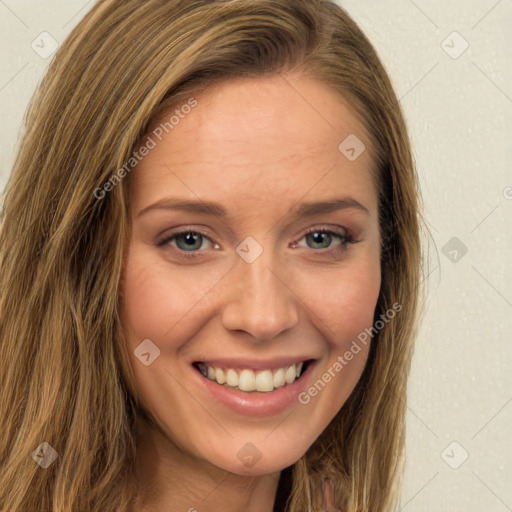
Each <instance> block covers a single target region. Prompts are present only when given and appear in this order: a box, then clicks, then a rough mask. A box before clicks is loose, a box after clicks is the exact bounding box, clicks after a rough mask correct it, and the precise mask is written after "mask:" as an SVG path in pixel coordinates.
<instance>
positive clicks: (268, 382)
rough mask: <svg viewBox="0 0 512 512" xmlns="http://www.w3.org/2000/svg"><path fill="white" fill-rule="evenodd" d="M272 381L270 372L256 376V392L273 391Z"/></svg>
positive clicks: (265, 371) (266, 371)
mask: <svg viewBox="0 0 512 512" xmlns="http://www.w3.org/2000/svg"><path fill="white" fill-rule="evenodd" d="M273 390H274V381H273V380H272V372H271V371H270V370H263V371H262V372H260V373H258V375H256V391H273Z"/></svg>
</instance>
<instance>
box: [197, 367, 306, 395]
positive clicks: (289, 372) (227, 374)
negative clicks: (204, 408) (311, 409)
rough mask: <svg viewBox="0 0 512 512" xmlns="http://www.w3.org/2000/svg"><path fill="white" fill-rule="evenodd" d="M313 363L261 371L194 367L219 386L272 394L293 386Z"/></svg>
mask: <svg viewBox="0 0 512 512" xmlns="http://www.w3.org/2000/svg"><path fill="white" fill-rule="evenodd" d="M312 361H313V359H308V360H306V361H301V362H299V363H295V364H290V365H286V366H283V367H281V368H276V369H270V368H268V369H260V370H253V369H251V368H243V369H235V368H221V367H219V366H211V365H209V364H208V363H206V362H202V361H200V362H196V363H194V364H193V366H194V368H196V370H198V371H199V372H200V373H201V374H202V375H203V377H206V378H207V379H209V380H212V381H214V382H216V383H217V384H219V385H223V386H226V387H229V388H232V389H236V390H239V391H243V392H245V393H250V392H253V391H260V392H271V391H275V390H276V389H279V388H282V387H284V386H288V385H290V384H293V383H294V382H295V381H297V380H298V379H300V378H301V376H302V375H303V374H304V372H305V371H306V370H307V367H308V366H309V364H310V363H311V362H312Z"/></svg>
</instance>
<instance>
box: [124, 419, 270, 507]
mask: <svg viewBox="0 0 512 512" xmlns="http://www.w3.org/2000/svg"><path fill="white" fill-rule="evenodd" d="M134 478H135V480H136V483H137V485H138V487H139V494H138V496H137V499H136V502H135V504H134V508H133V512H164V511H165V512H198V511H201V510H215V511H217V512H238V511H240V510H244V511H246V512H272V511H273V508H274V501H275V497H276V492H277V487H278V483H279V478H280V472H279V471H278V472H275V473H272V474H269V475H256V476H247V475H236V474H234V473H230V472H229V471H225V470H224V469H221V468H219V467H217V466H215V465H213V464H211V463H210V462H208V461H205V460H203V459H199V458H197V457H195V456H194V455H192V454H190V453H188V452H186V451H183V450H182V449H180V447H178V446H177V445H176V444H175V443H173V442H172V441H171V440H170V439H169V438H168V437H167V436H165V435H163V433H161V432H160V431H158V430H157V429H155V428H152V427H150V426H149V425H148V424H147V423H145V422H139V428H138V443H137V460H136V465H135V473H134Z"/></svg>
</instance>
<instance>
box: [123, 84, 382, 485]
mask: <svg viewBox="0 0 512 512" xmlns="http://www.w3.org/2000/svg"><path fill="white" fill-rule="evenodd" d="M195 100H196V101H197V104H196V103H195V102H193V101H191V102H190V103H189V104H188V105H195V106H193V107H191V108H187V107H185V108H180V106H178V107H177V110H178V112H175V110H176V109H173V111H171V112H169V113H168V115H166V116H165V118H164V122H165V121H169V119H170V118H171V116H172V115H173V114H174V115H175V116H176V117H175V118H174V119H173V121H172V122H169V123H168V124H167V127H166V129H167V131H168V133H166V130H165V129H162V128H160V129H158V126H156V125H155V127H153V128H154V129H155V130H156V131H153V133H152V134H150V136H151V138H152V142H149V140H148V141H147V143H146V146H147V148H148V150H147V151H142V152H140V154H139V156H141V155H142V153H146V154H145V156H141V161H140V163H139V164H138V166H137V168H136V169H135V170H134V171H133V174H132V176H131V179H133V182H132V183H131V209H132V210H131V212H132V213H131V214H132V223H133V231H132V234H131V239H130V243H129V247H128V251H127V255H126V261H125V267H124V272H123V282H124V284H123V294H122V305H121V314H122V322H123V328H124V330H125V333H126V340H127V349H128V353H129V356H130V363H131V366H132V368H133V373H134V378H135V383H136V387H137V390H138V393H139V395H140V400H141V403H142V405H143V407H144V409H145V410H146V411H147V412H148V414H149V415H150V416H151V417H152V418H153V419H154V420H155V421H156V422H157V424H158V425H159V426H160V428H161V429H162V431H163V432H164V433H165V435H166V436H167V438H168V439H169V440H172V444H173V445H175V446H178V447H179V448H180V451H181V453H182V454H188V455H190V456H191V457H193V458H195V459H200V460H201V461H203V462H207V463H208V462H209V463H211V464H213V465H215V466H217V467H220V468H223V469H225V470H228V471H230V472H233V473H236V474H246V475H251V474H252V475H257V474H267V473H271V472H274V471H278V470H281V469H283V468H284V467H286V466H289V465H291V464H292V463H294V462H295V461H297V460H298V459H299V458H300V457H301V456H302V455H303V454H304V453H305V452H306V450H307V449H308V447H309V446H311V444H312V443H313V442H314V441H315V440H316V439H317V437H318V436H319V435H320V433H321V432H322V431H323V430H324V429H325V428H326V427H327V425H328V424H329V422H330V421H331V420H332V419H333V417H334V416H335V415H336V413H337V412H338V411H339V410H340V408H341V406H342V405H343V403H344V402H345V401H346V400H347V398H348V396H349V395H350V393H351V391H352V390H353V388H354V386H355V385H356V383H357V380H358V379H359V377H360V375H361V372H362V370H363V367H364V365H365V361H366V358H367V354H368V348H369V342H367V343H366V345H365V344H363V343H361V342H360V341H358V335H360V334H361V333H362V332H364V330H365V328H366V329H367V328H371V326H372V321H373V314H374V309H375V306H376V302H377V297H378V294H379V289H380V262H379V260H380V249H379V247H380V233H379V224H378V200H377V192H376V187H375V184H374V182H373V180H372V175H371V170H370V167H371V159H370V154H369V149H367V150H363V152H362V153H361V150H362V149H363V147H362V146H360V145H359V144H360V142H358V141H357V140H356V139H355V138H354V135H355V136H357V137H358V139H360V140H361V141H362V142H363V143H364V142H365V141H367V139H366V135H365V132H364V129H363V127H362V126H361V125H360V124H359V122H358V121H357V120H356V118H355V116H354V115H353V114H352V112H351V109H350V108H349V107H348V106H347V104H346V103H345V102H344V101H343V100H342V98H340V97H339V96H338V95H337V94H336V93H335V92H333V91H331V89H329V88H328V87H327V86H325V85H323V84H322V83H319V82H317V81H315V80H313V79H310V78H305V77H303V76H296V77H294V78H292V77H287V78H286V80H285V79H284V78H283V77H281V76H275V77H271V78H269V77H265V78H257V79H249V80H237V81H229V82H225V83H223V84H221V85H219V86H216V87H211V88H209V89H207V90H206V91H204V92H203V93H201V94H198V95H196V96H195ZM184 104H185V102H184ZM176 120H178V121H176ZM171 123H172V124H171ZM349 136H350V138H349V139H347V140H346V141H345V139H346V138H347V137H349ZM160 139H161V140H160ZM343 141H345V142H344V143H343V144H342V145H341V149H340V144H341V143H342V142H343ZM336 201H337V203H335V202H336ZM333 205H334V206H333ZM322 230H324V231H325V232H322ZM367 338H368V337H367ZM360 339H361V338H360ZM368 340H369V338H368ZM354 341H355V342H357V343H356V344H355V345H354ZM356 347H358V348H356ZM301 364H302V370H301V368H300V365H301ZM294 365H295V366H294ZM297 366H298V368H297ZM304 368H305V371H304ZM203 373H204V374H205V375H203ZM297 373H301V375H300V377H299V378H296V375H297ZM226 380H227V382H224V381H226ZM255 387H256V390H255ZM240 388H242V389H240ZM170 446H171V443H170Z"/></svg>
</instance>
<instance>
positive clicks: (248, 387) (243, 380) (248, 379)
mask: <svg viewBox="0 0 512 512" xmlns="http://www.w3.org/2000/svg"><path fill="white" fill-rule="evenodd" d="M217 382H219V381H217ZM238 387H239V388H240V389H241V390H242V391H254V390H255V389H256V375H254V372H253V371H252V370H242V371H241V372H240V378H239V379H238Z"/></svg>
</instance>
